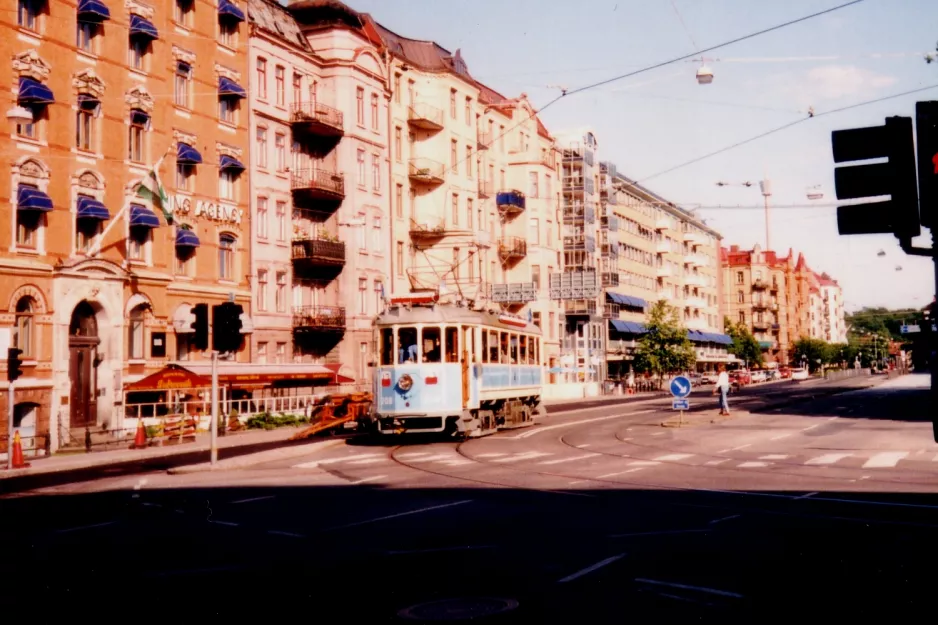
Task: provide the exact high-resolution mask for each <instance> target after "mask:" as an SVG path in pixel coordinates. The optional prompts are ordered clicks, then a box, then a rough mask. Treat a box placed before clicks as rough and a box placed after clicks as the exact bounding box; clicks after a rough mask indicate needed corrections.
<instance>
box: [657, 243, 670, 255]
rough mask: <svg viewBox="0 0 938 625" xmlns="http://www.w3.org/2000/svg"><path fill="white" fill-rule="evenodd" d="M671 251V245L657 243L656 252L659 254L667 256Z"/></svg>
mask: <svg viewBox="0 0 938 625" xmlns="http://www.w3.org/2000/svg"><path fill="white" fill-rule="evenodd" d="M670 251H671V244H670V243H667V242H665V241H658V242H657V243H655V252H656V253H657V254H667V253H669V252H670Z"/></svg>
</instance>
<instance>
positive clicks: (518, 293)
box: [489, 282, 537, 304]
mask: <svg viewBox="0 0 938 625" xmlns="http://www.w3.org/2000/svg"><path fill="white" fill-rule="evenodd" d="M489 299H490V300H492V301H493V302H495V303H497V304H527V303H528V302H533V301H534V300H536V299H537V287H536V286H535V284H534V283H533V282H513V283H511V284H492V285H489Z"/></svg>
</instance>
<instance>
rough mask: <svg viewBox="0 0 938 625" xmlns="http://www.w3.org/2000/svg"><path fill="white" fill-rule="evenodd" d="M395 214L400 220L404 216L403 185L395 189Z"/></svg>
mask: <svg viewBox="0 0 938 625" xmlns="http://www.w3.org/2000/svg"><path fill="white" fill-rule="evenodd" d="M394 213H395V215H397V217H398V218H400V217H403V216H404V185H402V184H399V185H397V186H396V187H395V188H394Z"/></svg>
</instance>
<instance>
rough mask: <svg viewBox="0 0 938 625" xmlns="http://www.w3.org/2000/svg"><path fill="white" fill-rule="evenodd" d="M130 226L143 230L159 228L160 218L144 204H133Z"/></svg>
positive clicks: (131, 206)
mask: <svg viewBox="0 0 938 625" xmlns="http://www.w3.org/2000/svg"><path fill="white" fill-rule="evenodd" d="M130 225H131V226H141V227H143V228H159V227H160V218H159V217H157V216H156V213H154V212H153V211H151V210H150V209H149V208H147V207H146V206H144V205H143V204H131V205H130Z"/></svg>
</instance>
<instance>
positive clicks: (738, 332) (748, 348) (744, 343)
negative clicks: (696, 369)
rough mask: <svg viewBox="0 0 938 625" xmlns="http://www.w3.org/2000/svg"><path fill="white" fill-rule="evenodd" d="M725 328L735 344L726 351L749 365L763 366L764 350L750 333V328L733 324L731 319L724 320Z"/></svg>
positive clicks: (741, 324)
mask: <svg viewBox="0 0 938 625" xmlns="http://www.w3.org/2000/svg"><path fill="white" fill-rule="evenodd" d="M723 327H724V328H725V329H726V333H727V334H728V335H729V336H730V338H731V339H733V344H732V345H730V346H729V347H727V348H726V351H728V352H729V353H731V354H733V355H734V356H736V357H737V358H739V359H740V360H742V361H744V362H746V363H747V364H753V365H759V366H760V367H761V366H762V348H761V347H760V346H759V341H757V340H756V337H754V336H753V335H752V332H750V331H749V327H748V326H747V325H746V324H744V323H733V321H732V320H731V319H730V318H729V317H724V318H723Z"/></svg>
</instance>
